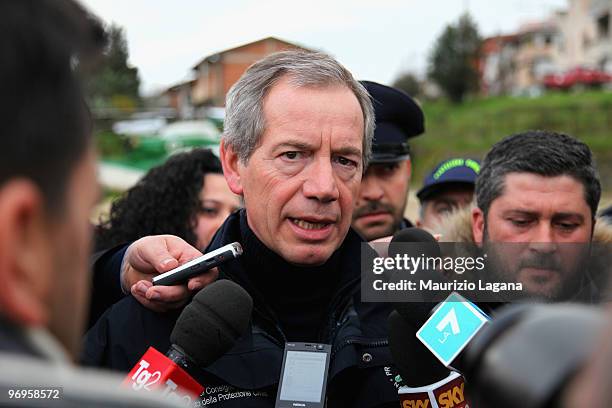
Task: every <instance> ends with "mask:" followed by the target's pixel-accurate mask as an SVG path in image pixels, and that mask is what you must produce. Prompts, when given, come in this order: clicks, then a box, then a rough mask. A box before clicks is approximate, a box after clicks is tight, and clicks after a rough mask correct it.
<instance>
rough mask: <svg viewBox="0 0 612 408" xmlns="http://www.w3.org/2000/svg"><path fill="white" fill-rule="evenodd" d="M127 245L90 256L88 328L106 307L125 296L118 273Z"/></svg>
mask: <svg viewBox="0 0 612 408" xmlns="http://www.w3.org/2000/svg"><path fill="white" fill-rule="evenodd" d="M128 246H129V245H128V244H125V245H119V246H116V247H114V248H111V249H108V250H104V251H99V252H96V253H95V254H94V255H93V256H92V257H91V269H92V274H93V284H92V291H91V303H90V307H89V322H88V324H87V328H88V329H89V328H90V327H92V326H93V325H94V324H95V322H96V321H97V320H98V319H99V318H100V316H101V315H102V313H104V312H105V311H106V309H108V308H109V307H110V306H112V305H113V304H115V303H117V302H118V301H119V300H121V299H122V298H123V297H124V296H125V294H124V293H123V291H122V289H121V279H120V273H121V262H122V261H123V256H124V255H125V251H126V250H127V248H128Z"/></svg>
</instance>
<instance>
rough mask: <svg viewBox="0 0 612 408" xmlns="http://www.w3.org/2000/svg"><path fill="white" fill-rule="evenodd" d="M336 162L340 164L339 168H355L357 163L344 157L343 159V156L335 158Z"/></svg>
mask: <svg viewBox="0 0 612 408" xmlns="http://www.w3.org/2000/svg"><path fill="white" fill-rule="evenodd" d="M336 162H337V163H338V164H340V165H341V166H346V167H357V162H356V161H355V160H351V159H347V158H346V157H343V156H338V157H336Z"/></svg>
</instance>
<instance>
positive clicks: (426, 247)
mask: <svg viewBox="0 0 612 408" xmlns="http://www.w3.org/2000/svg"><path fill="white" fill-rule="evenodd" d="M405 244H410V245H405ZM408 250H410V252H411V253H409V254H407V253H406V252H408ZM404 254H406V255H409V256H412V257H422V256H424V257H439V256H440V246H439V245H438V241H437V240H436V239H435V238H434V237H433V235H431V234H430V233H429V232H427V231H425V230H423V229H420V228H405V229H403V230H400V231H398V232H397V233H396V234H395V235H394V236H393V239H391V242H390V244H389V257H395V256H396V255H399V256H403V255H404ZM415 274H419V275H417V276H420V278H421V279H425V274H427V278H429V279H432V280H434V281H439V280H440V278H441V277H440V276H438V275H437V274H435V273H432V272H431V271H416V272H415ZM436 306H437V303H435V302H431V301H428V300H427V299H426V298H424V299H423V300H422V301H419V302H416V301H412V302H396V303H394V304H393V307H394V308H395V310H397V311H398V312H399V313H400V314H401V315H402V317H403V318H404V319H405V320H406V322H408V323H410V324H412V325H414V326H418V327H420V326H421V325H423V324H424V323H425V321H427V319H428V318H429V315H430V314H431V311H432V310H433V309H434V308H435V307H436Z"/></svg>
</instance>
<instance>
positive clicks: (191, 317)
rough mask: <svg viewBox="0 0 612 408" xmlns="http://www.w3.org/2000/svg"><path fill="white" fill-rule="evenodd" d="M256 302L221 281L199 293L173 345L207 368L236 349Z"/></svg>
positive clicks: (172, 339) (177, 328) (178, 326)
mask: <svg viewBox="0 0 612 408" xmlns="http://www.w3.org/2000/svg"><path fill="white" fill-rule="evenodd" d="M252 310H253V299H252V298H251V296H250V295H249V294H248V293H247V292H246V290H244V289H243V288H242V287H241V286H240V285H238V284H236V283H234V282H232V281H229V280H225V279H224V280H218V281H216V282H213V283H211V284H210V285H208V286H206V287H205V288H204V289H202V290H200V291H199V292H198V293H197V294H196V295H195V297H194V298H193V300H192V301H191V303H190V304H188V305H187V306H186V307H185V309H183V312H182V313H181V314H180V316H179V318H178V320H177V322H176V325H175V326H174V329H173V330H172V334H171V335H170V342H171V343H172V344H175V345H177V346H179V347H180V348H181V349H182V350H183V351H184V353H185V355H186V356H188V357H189V358H191V359H192V360H193V361H194V362H195V363H196V364H197V365H198V366H200V367H206V366H208V365H210V364H211V363H212V362H213V361H215V360H216V359H218V358H219V357H221V356H222V355H223V354H224V353H225V352H227V351H228V350H229V349H231V348H232V347H233V345H234V344H235V343H236V340H238V338H239V337H241V336H242V335H243V334H244V333H245V331H246V330H247V328H248V327H249V322H250V320H251V312H252Z"/></svg>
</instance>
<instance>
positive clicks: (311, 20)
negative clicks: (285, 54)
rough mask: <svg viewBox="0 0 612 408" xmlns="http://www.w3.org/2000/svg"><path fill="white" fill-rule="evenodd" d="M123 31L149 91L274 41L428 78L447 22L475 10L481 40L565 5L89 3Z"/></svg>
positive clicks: (332, 0) (366, 73)
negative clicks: (209, 60)
mask: <svg viewBox="0 0 612 408" xmlns="http://www.w3.org/2000/svg"><path fill="white" fill-rule="evenodd" d="M81 1H82V3H83V4H84V5H86V6H87V7H88V8H89V9H90V10H92V11H94V12H95V13H96V14H97V15H98V16H99V17H101V18H102V19H103V20H104V21H106V22H108V23H110V22H114V23H117V24H119V25H120V26H122V27H124V29H125V30H126V33H127V40H128V47H129V51H130V63H131V64H132V65H134V66H136V67H138V69H139V73H140V78H141V82H142V90H143V91H144V92H145V93H147V94H149V93H151V92H152V91H155V90H159V89H161V88H163V87H165V86H169V85H172V84H174V83H177V82H179V81H181V80H184V79H188V78H190V75H191V73H190V70H191V68H192V67H193V65H195V64H196V63H197V62H198V61H199V60H201V59H202V58H203V57H205V56H207V55H210V54H212V53H215V52H217V51H222V50H224V49H227V48H231V47H235V46H237V45H241V44H244V43H248V42H251V41H255V40H258V39H261V38H264V37H268V36H275V37H279V38H281V39H284V40H287V41H290V42H295V43H298V44H300V45H303V46H305V47H308V48H313V49H319V50H323V51H325V52H327V53H330V54H332V55H333V56H335V57H336V58H337V59H338V60H339V61H340V62H341V63H343V64H344V65H346V66H347V67H348V68H349V69H350V70H351V71H352V72H353V74H354V75H355V76H356V77H357V78H358V79H369V80H373V81H378V82H382V83H386V84H389V83H391V82H392V81H393V79H394V78H396V77H397V75H398V74H400V73H401V72H403V71H412V72H416V73H418V74H423V73H424V72H425V70H426V66H427V55H428V53H429V51H430V50H431V47H432V45H433V43H434V41H435V39H436V37H437V36H438V35H439V34H440V33H441V32H442V30H443V29H444V27H445V25H446V24H448V23H450V22H453V21H456V20H457V19H458V17H459V16H460V14H461V13H463V12H464V11H466V10H467V11H469V13H470V14H471V15H472V16H473V17H474V19H475V20H476V23H477V24H478V27H479V30H480V32H481V34H483V35H485V36H487V35H493V34H498V33H507V32H511V31H513V30H515V29H516V28H518V26H519V25H520V24H521V23H524V22H529V21H534V20H539V19H543V18H546V17H547V16H549V15H550V13H552V12H553V11H555V10H558V9H560V8H564V7H566V6H567V0H418V1H417V0H376V1H372V0H309V1H301V2H297V1H290V0H260V1H255V0H250V1H249V0H223V1H220V0H217V1H209V0H81Z"/></svg>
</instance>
